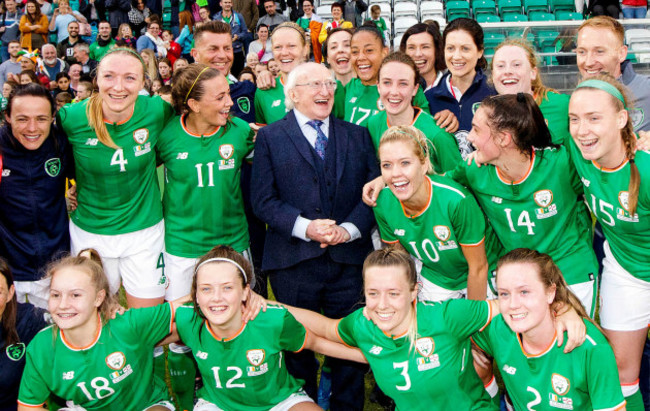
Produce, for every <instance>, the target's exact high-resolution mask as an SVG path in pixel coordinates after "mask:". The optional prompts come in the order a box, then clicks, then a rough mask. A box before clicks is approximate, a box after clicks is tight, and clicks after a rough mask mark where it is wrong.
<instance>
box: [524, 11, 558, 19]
mask: <svg viewBox="0 0 650 411" xmlns="http://www.w3.org/2000/svg"><path fill="white" fill-rule="evenodd" d="M528 20H529V21H555V15H553V14H551V13H546V12H543V11H531V12H530V13H528Z"/></svg>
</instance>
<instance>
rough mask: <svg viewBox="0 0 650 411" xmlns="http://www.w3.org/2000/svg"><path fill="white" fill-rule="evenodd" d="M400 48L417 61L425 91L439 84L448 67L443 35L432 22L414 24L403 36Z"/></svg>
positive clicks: (416, 64)
mask: <svg viewBox="0 0 650 411" xmlns="http://www.w3.org/2000/svg"><path fill="white" fill-rule="evenodd" d="M399 50H400V51H401V52H403V53H406V54H407V55H408V56H409V57H410V58H412V59H413V61H414V62H415V66H416V67H417V68H418V73H419V74H420V77H421V78H422V80H423V83H424V84H423V88H422V89H423V90H424V91H427V90H429V89H431V88H433V87H435V86H437V85H438V83H439V82H440V79H441V78H442V75H443V74H444V72H445V70H446V69H447V65H446V64H445V54H444V50H443V47H442V36H441V35H440V31H439V30H438V29H436V28H435V27H434V26H432V25H430V24H425V23H418V24H414V25H413V26H411V27H409V29H408V30H406V32H405V33H404V35H403V36H402V41H401V42H400V45H399Z"/></svg>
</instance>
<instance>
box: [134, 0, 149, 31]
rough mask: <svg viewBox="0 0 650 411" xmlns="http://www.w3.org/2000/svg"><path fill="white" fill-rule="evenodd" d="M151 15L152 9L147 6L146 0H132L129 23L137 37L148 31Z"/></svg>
mask: <svg viewBox="0 0 650 411" xmlns="http://www.w3.org/2000/svg"><path fill="white" fill-rule="evenodd" d="M150 16H151V10H149V8H148V7H147V6H146V3H145V0H132V2H131V10H129V24H130V25H131V28H132V29H133V33H134V34H135V36H136V37H140V36H141V35H143V34H144V33H145V32H146V28H147V23H149V17H150Z"/></svg>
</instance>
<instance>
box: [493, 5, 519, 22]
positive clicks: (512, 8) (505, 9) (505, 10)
mask: <svg viewBox="0 0 650 411" xmlns="http://www.w3.org/2000/svg"><path fill="white" fill-rule="evenodd" d="M498 1H499V2H498V5H499V15H501V18H503V17H504V16H505V15H506V14H509V13H515V14H520V13H521V0H498ZM504 21H505V20H504Z"/></svg>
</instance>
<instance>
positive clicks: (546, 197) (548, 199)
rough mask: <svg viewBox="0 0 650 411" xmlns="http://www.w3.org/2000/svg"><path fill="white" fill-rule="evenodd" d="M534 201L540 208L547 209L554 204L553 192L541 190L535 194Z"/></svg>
mask: <svg viewBox="0 0 650 411" xmlns="http://www.w3.org/2000/svg"><path fill="white" fill-rule="evenodd" d="M534 199H535V202H536V203H537V205H538V206H540V207H542V208H546V207H548V206H549V205H550V204H551V203H552V202H553V192H552V191H551V190H539V191H538V192H536V193H535V196H534Z"/></svg>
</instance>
